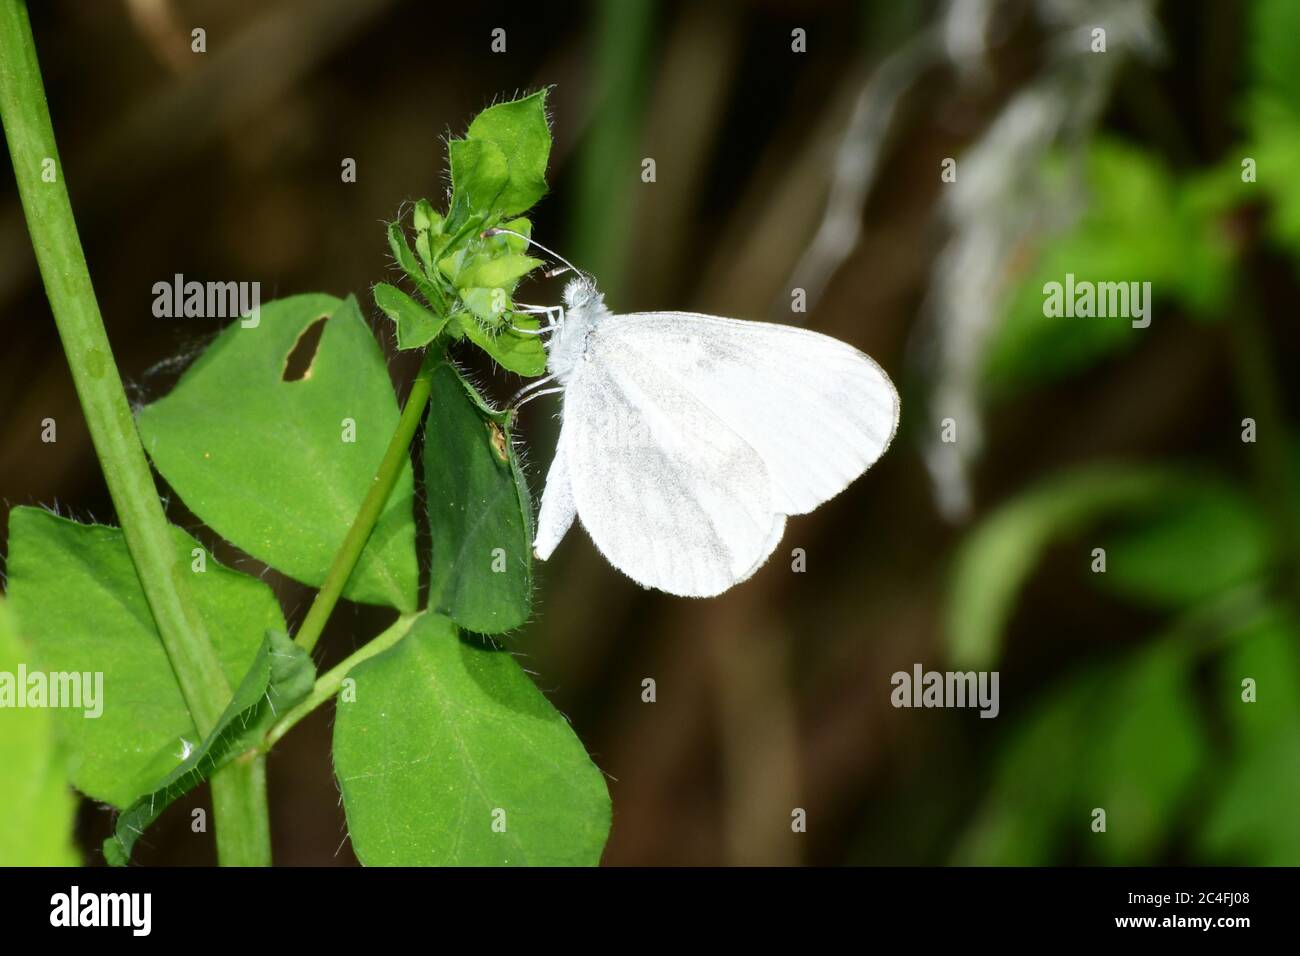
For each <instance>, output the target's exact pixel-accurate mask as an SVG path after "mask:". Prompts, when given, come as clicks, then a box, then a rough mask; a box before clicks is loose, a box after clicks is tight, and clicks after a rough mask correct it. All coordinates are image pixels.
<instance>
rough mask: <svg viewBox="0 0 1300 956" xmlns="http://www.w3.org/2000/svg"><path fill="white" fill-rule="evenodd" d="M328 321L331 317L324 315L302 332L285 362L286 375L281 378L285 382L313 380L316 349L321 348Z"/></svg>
mask: <svg viewBox="0 0 1300 956" xmlns="http://www.w3.org/2000/svg"><path fill="white" fill-rule="evenodd" d="M328 321H329V316H326V315H322V316H321V317H320V318H319V319H317V320H316V321H315V322H313V323H312V324H311V325H309V326H307V328H305V329H303V330H302V334H301V335H299V336H298V341H297V342H295V343H294V345H293V348H292V349H291V350H290V352H289V357H288V358H286V359H285V360H284V375H283V376H281V378H283V379H284V381H286V382H298V381H301V380H302V379H304V378H311V364H312V362H314V361H315V360H316V349H318V348H319V347H320V337H321V336H322V335H324V334H325V323H326V322H328Z"/></svg>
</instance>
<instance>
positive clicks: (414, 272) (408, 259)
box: [388, 221, 442, 305]
mask: <svg viewBox="0 0 1300 956" xmlns="http://www.w3.org/2000/svg"><path fill="white" fill-rule="evenodd" d="M388 248H389V249H391V250H392V252H393V258H394V259H396V260H397V264H398V266H400V267H401V269H402V271H403V272H405V273H406V277H407V278H408V279H410V280H411V282H413V283H414V284H415V288H416V289H417V290H418V291H419V293H420V295H422V296H424V300H425V301H426V302H428V303H429V304H430V305H435V304H441V302H442V295H441V294H440V293H439V291H438V288H437V285H436V283H435V281H434V280H433V278H432V276H431V275H426V274H425V272H424V270H423V269H422V268H421V266H420V263H419V262H418V261H417V260H416V257H415V253H414V252H412V251H411V246H410V244H409V243H408V242H407V241H406V233H405V232H404V231H403V230H402V224H401V222H400V221H398V222H390V223H389V224H388Z"/></svg>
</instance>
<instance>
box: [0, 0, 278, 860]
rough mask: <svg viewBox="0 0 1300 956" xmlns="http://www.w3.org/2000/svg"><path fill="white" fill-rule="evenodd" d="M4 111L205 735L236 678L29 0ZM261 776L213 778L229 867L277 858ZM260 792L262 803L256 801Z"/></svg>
mask: <svg viewBox="0 0 1300 956" xmlns="http://www.w3.org/2000/svg"><path fill="white" fill-rule="evenodd" d="M0 118H3V122H4V130H5V138H6V140H7V141H8V143H9V154H10V156H11V158H12V160H13V166H14V177H15V179H16V180H17V183H18V193H19V196H20V197H21V199H22V205H23V212H24V214H25V215H26V217H27V227H28V231H29V232H30V233H31V239H32V248H33V249H34V250H35V253H36V260H37V263H38V264H39V266H40V270H41V277H42V279H43V280H44V283H45V292H46V295H47V296H48V298H49V301H50V310H51V311H52V312H53V313H54V321H55V323H56V325H57V326H58V330H59V338H60V340H61V341H62V343H63V351H64V353H65V354H66V355H67V358H68V367H69V368H70V369H71V371H72V380H73V384H74V385H75V387H76V390H77V398H78V399H79V400H80V402H81V408H82V411H83V412H84V414H85V416H86V424H87V426H88V427H89V429H90V436H91V440H92V441H93V443H94V446H95V453H96V454H97V455H98V457H99V463H100V467H101V468H102V469H103V471H104V480H105V482H106V483H107V485H108V491H109V494H110V495H111V496H112V499H113V506H114V508H115V509H116V510H117V515H118V520H119V521H120V522H121V525H122V531H123V533H124V535H125V537H126V543H127V547H128V549H129V550H130V553H131V560H132V562H133V563H134V564H135V569H136V573H137V574H138V575H139V578H140V584H141V586H142V588H143V589H144V593H145V597H146V598H147V599H148V601H149V609H150V610H151V611H152V612H153V617H154V622H155V623H156V624H157V626H158V633H159V635H160V636H161V638H162V643H163V647H164V649H165V650H166V652H167V658H168V660H169V661H170V662H171V666H172V670H173V672H174V673H175V675H176V682H177V684H178V685H179V686H180V690H181V694H182V695H183V696H184V698H185V703H186V706H187V707H188V708H189V711H190V715H191V717H192V718H193V719H194V724H195V726H196V728H197V729H198V730H199V732H200V733H201V734H205V735H206V734H207V733H208V732H209V731H211V730H212V728H213V727H214V726H216V723H217V719H218V718H219V717H220V715H221V712H222V710H223V709H224V708H225V706H226V702H227V701H228V700H229V699H230V697H231V690H230V685H229V683H228V682H227V681H226V677H225V674H224V673H223V671H222V670H221V664H220V661H219V659H218V657H217V654H216V650H215V649H214V648H213V646H212V642H211V640H210V639H209V637H208V634H207V630H206V628H205V627H204V624H203V621H202V619H201V618H200V616H199V615H198V613H197V611H196V610H195V608H194V605H193V603H192V602H191V601H190V600H189V597H188V591H187V581H186V575H187V573H188V565H187V564H186V561H188V558H187V559H186V560H185V561H182V560H180V556H179V555H178V553H177V550H176V542H175V540H174V539H173V537H172V533H171V529H170V528H169V527H168V524H167V519H166V516H165V515H164V514H163V510H162V505H161V503H160V502H159V500H158V489H157V486H156V485H155V484H154V481H153V475H152V474H151V472H150V471H149V463H148V461H147V460H146V459H145V455H144V448H143V447H142V446H141V444H140V436H139V434H138V433H137V432H136V428H135V422H134V420H133V419H132V417H131V408H130V405H129V404H128V402H127V399H126V393H125V392H124V391H123V389H122V379H121V376H120V375H119V374H118V371H117V366H116V364H115V363H114V361H113V353H112V349H111V348H110V346H109V343H108V334H107V332H106V331H105V329H104V320H103V318H102V316H101V315H100V312H99V303H98V301H97V300H96V298H95V290H94V287H93V286H92V284H91V281H90V271H89V269H88V268H87V265H86V258H85V254H84V252H83V251H82V248H81V239H80V237H79V236H78V234H77V226H76V220H75V219H74V218H73V214H72V202H71V200H70V199H69V198H68V190H67V187H66V185H65V184H64V180H63V167H62V164H61V163H60V162H59V157H58V150H57V149H56V147H55V142H54V127H53V124H52V123H51V122H50V114H49V109H48V107H47V105H46V101H45V89H44V86H43V84H42V82H41V72H40V65H39V64H38V62H37V59H36V43H35V40H34V38H33V36H32V30H31V23H30V21H29V20H28V16H27V8H26V5H25V4H24V3H23V2H22V0H0ZM47 179H52V180H53V181H47ZM254 776H255V775H254V774H251V773H250V774H245V775H244V779H242V780H241V778H239V777H237V776H235V775H232V774H219V775H218V776H217V777H216V778H214V780H213V788H212V789H213V810H214V815H215V818H216V819H215V824H216V829H217V833H218V840H217V845H218V852H219V854H220V857H221V862H222V863H223V864H230V865H256V864H264V863H269V862H270V833H269V831H268V830H267V829H266V825H265V823H266V811H265V805H264V804H265V799H264V798H265V790H264V788H263V789H262V790H261V791H260V792H254V791H253V789H252V787H253V784H255V783H256V780H255V779H253V777H254ZM259 797H260V798H261V799H262V806H261V808H260V811H259V810H255V809H253V808H254V807H255V806H256V804H257V801H258V799H259ZM236 833H238V839H237V840H236V839H235V838H234V835H235V834H236Z"/></svg>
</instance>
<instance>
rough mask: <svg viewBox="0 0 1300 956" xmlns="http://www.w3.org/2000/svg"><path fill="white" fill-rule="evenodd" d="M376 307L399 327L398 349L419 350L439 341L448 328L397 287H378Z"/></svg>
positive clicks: (376, 286)
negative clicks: (435, 340)
mask: <svg viewBox="0 0 1300 956" xmlns="http://www.w3.org/2000/svg"><path fill="white" fill-rule="evenodd" d="M374 295H375V304H376V305H377V306H379V308H381V309H382V310H383V311H384V314H385V315H387V316H388V317H389V318H390V319H392V320H393V321H394V322H395V323H396V324H397V348H398V349H399V350H403V351H404V350H406V349H418V348H422V347H423V346H425V345H428V344H429V343H430V342H432V341H433V340H434V339H436V338H437V337H438V336H439V335H440V334H441V333H442V330H443V329H444V328H445V327H446V325H447V319H445V318H442V319H440V318H438V316H436V315H434V314H433V313H432V312H430V311H429V310H428V309H426V308H425V307H424V306H422V305H420V303H418V302H416V301H415V300H414V299H412V298H411V297H410V296H409V295H407V294H406V293H405V292H403V291H402V290H401V289H399V288H397V287H396V286H391V285H389V284H388V283H387V282H380V283H378V284H376V285H375V288H374Z"/></svg>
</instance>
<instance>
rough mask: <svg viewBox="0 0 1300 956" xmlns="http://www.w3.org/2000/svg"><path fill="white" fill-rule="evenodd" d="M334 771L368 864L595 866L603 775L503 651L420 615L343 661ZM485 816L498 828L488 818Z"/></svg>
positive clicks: (602, 825)
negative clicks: (386, 643)
mask: <svg viewBox="0 0 1300 956" xmlns="http://www.w3.org/2000/svg"><path fill="white" fill-rule="evenodd" d="M351 676H352V677H353V678H354V679H355V680H356V687H355V690H356V695H355V700H352V701H350V702H348V701H340V702H339V704H338V715H337V719H336V722H335V727H334V770H335V773H336V775H337V776H338V780H339V785H340V787H341V789H342V791H343V805H344V808H345V809H346V812H347V820H348V832H349V834H350V836H351V839H352V847H353V849H354V850H355V851H356V854H357V858H358V859H359V860H361V862H362V863H364V864H366V865H367V866H455V865H461V866H496V865H512V866H520V865H535V866H572V865H595V864H597V863H598V862H599V861H600V854H601V850H602V848H603V847H604V845H605V840H606V837H607V836H608V833H609V825H610V804H609V793H608V791H607V789H606V787H605V780H604V777H603V775H602V774H601V772H600V770H598V769H597V768H596V767H595V765H594V764H592V762H591V759H590V758H589V757H588V756H587V753H586V751H585V750H584V749H583V746H582V743H581V741H579V740H578V738H577V736H576V735H575V734H574V732H573V729H572V728H571V727H570V726H569V723H568V721H567V720H565V718H564V715H562V714H561V713H560V712H559V711H557V710H556V709H555V708H554V707H552V706H551V705H550V703H549V702H548V701H547V700H546V698H545V697H543V696H542V694H541V693H540V692H539V691H538V690H537V688H536V687H534V686H533V683H532V681H530V680H529V679H528V677H527V675H525V674H524V672H523V671H522V670H521V669H520V667H519V665H518V664H517V663H516V662H515V659H514V657H512V656H511V655H510V654H509V653H507V652H505V651H499V650H492V649H490V648H488V647H485V646H484V645H482V644H480V643H478V642H477V641H473V640H465V639H461V638H460V637H458V635H457V633H456V629H455V627H453V626H452V624H451V622H450V621H448V620H447V619H446V618H442V617H438V616H436V615H433V614H426V615H425V616H423V617H422V618H421V619H420V620H418V621H417V622H416V623H415V625H414V626H413V627H412V629H411V632H410V633H409V634H408V635H407V636H406V637H405V638H404V639H403V640H402V641H401V642H399V643H398V644H397V645H396V646H394V647H393V648H392V649H391V650H388V651H385V652H384V653H383V654H380V655H377V656H376V657H374V658H372V659H370V660H369V661H366V662H365V663H363V664H361V665H360V666H359V667H357V668H356V669H354V670H353V671H352V674H351ZM494 825H495V826H494Z"/></svg>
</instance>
